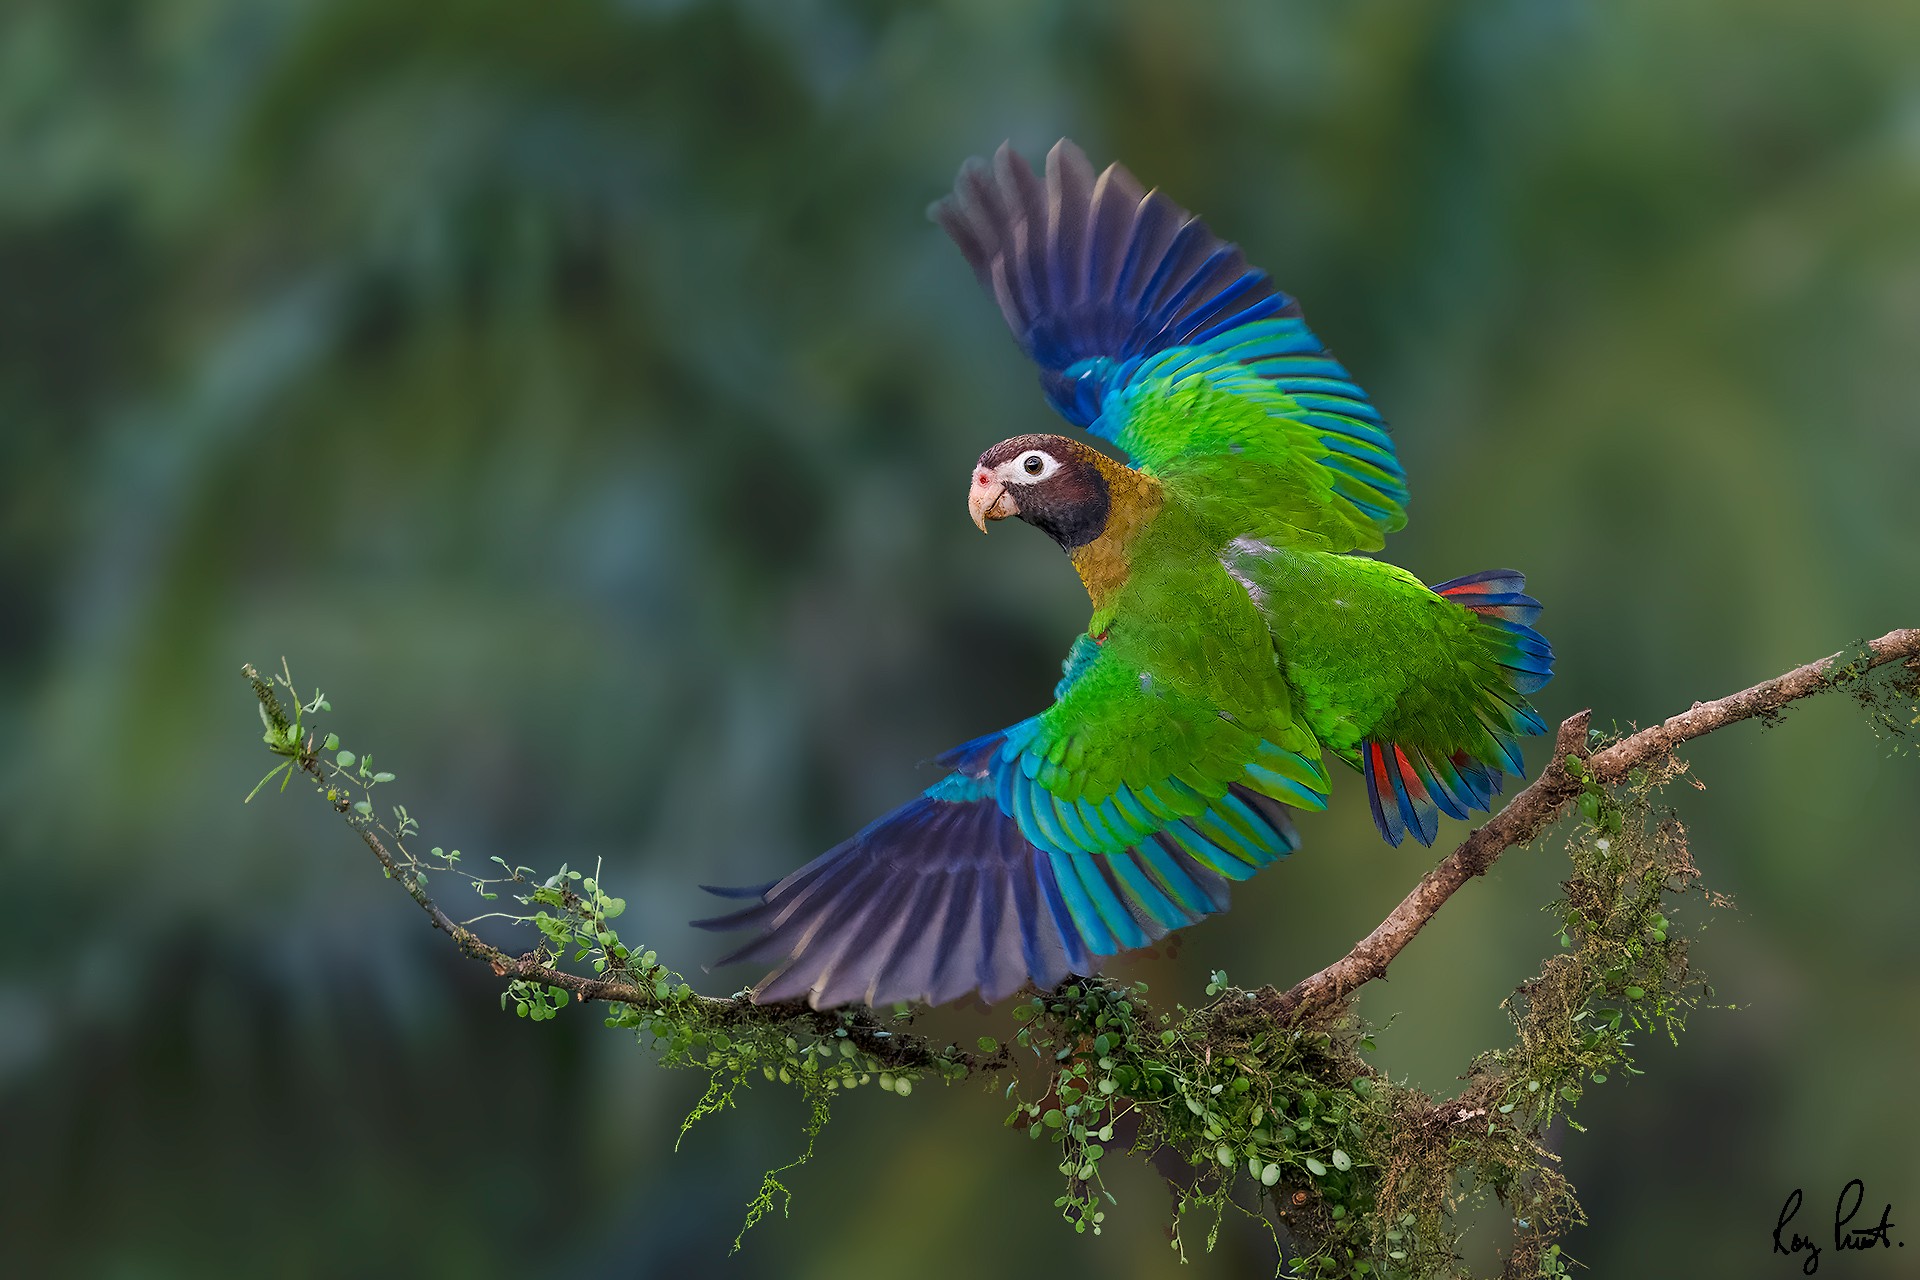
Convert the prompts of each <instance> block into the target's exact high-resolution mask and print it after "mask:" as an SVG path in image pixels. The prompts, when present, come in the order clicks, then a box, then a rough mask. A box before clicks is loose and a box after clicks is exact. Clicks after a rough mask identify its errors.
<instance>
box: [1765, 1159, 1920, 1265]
mask: <svg viewBox="0 0 1920 1280" xmlns="http://www.w3.org/2000/svg"><path fill="white" fill-rule="evenodd" d="M1866 1198H1867V1184H1866V1183H1864V1182H1862V1181H1861V1180H1860V1179H1858V1178H1855V1179H1854V1180H1853V1181H1852V1182H1849V1183H1848V1184H1847V1185H1846V1186H1844V1187H1842V1188H1841V1189H1840V1199H1839V1201H1838V1202H1837V1203H1835V1205H1834V1206H1833V1248H1834V1251H1835V1252H1836V1253H1845V1252H1847V1251H1848V1250H1850V1249H1875V1248H1880V1249H1904V1248H1906V1247H1907V1242H1906V1241H1904V1240H1895V1239H1894V1238H1893V1237H1892V1236H1891V1235H1890V1234H1889V1232H1891V1231H1892V1230H1893V1225H1894V1224H1893V1206H1892V1205H1887V1206H1886V1207H1884V1208H1883V1209H1881V1210H1880V1221H1879V1222H1877V1223H1875V1224H1874V1225H1872V1226H1870V1227H1856V1226H1854V1225H1853V1220H1854V1219H1855V1218H1856V1217H1858V1216H1859V1213H1860V1206H1861V1205H1862V1204H1863V1203H1865V1201H1866ZM1800 1199H1801V1196H1800V1188H1798V1187H1795V1188H1794V1189H1793V1194H1792V1195H1790V1196H1788V1197H1787V1202H1786V1203H1785V1204H1783V1205H1781V1206H1780V1221H1779V1222H1778V1223H1776V1224H1775V1225H1774V1228H1773V1251H1774V1252H1775V1253H1784V1254H1786V1255H1787V1256H1788V1257H1790V1258H1791V1257H1797V1256H1799V1255H1800V1254H1802V1253H1804V1254H1806V1255H1807V1256H1806V1258H1805V1260H1804V1261H1803V1262H1802V1263H1801V1264H1800V1270H1801V1272H1802V1273H1803V1274H1805V1275H1812V1274H1813V1273H1814V1272H1816V1271H1818V1270H1819V1269H1820V1254H1821V1253H1822V1251H1823V1248H1824V1247H1823V1246H1822V1245H1819V1244H1816V1243H1814V1239H1813V1237H1812V1236H1803V1235H1801V1234H1800V1233H1799V1232H1798V1231H1794V1230H1791V1229H1790V1225H1791V1224H1792V1222H1793V1217H1794V1215H1795V1214H1797V1213H1799V1212H1800Z"/></svg>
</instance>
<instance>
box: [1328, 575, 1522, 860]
mask: <svg viewBox="0 0 1920 1280" xmlns="http://www.w3.org/2000/svg"><path fill="white" fill-rule="evenodd" d="M1526 585H1527V580H1526V578H1525V577H1524V576H1523V575H1521V574H1519V573H1516V572H1514V571H1513V570H1512V569H1488V570H1485V571H1483V572H1481V573H1474V574H1469V575H1467V576H1466V577H1464V578H1455V579H1453V581H1451V582H1443V583H1441V584H1439V585H1438V586H1436V587H1434V588H1433V592H1434V594H1435V595H1439V596H1445V597H1446V598H1447V599H1449V600H1452V601H1454V602H1455V603H1456V604H1459V605H1460V606H1462V607H1463V608H1466V609H1469V610H1471V611H1472V612H1474V613H1476V614H1478V615H1479V618H1480V625H1479V626H1478V627H1476V628H1475V629H1474V639H1475V640H1476V641H1477V642H1478V644H1479V645H1480V647H1481V656H1482V657H1483V658H1484V659H1485V661H1484V662H1483V663H1482V664H1480V665H1481V666H1482V667H1484V669H1485V670H1486V673H1487V677H1486V679H1485V681H1484V682H1483V683H1481V684H1480V685H1478V686H1477V687H1476V688H1475V689H1474V693H1475V694H1476V695H1477V697H1476V698H1475V705H1474V714H1475V718H1476V719H1477V720H1478V722H1479V727H1480V729H1481V730H1482V732H1481V734H1480V736H1479V741H1477V742H1467V743H1461V744H1459V747H1458V749H1456V750H1454V751H1451V752H1447V753H1445V754H1442V753H1439V752H1434V751H1431V750H1423V749H1421V748H1418V747H1413V748H1408V747H1403V746H1400V745H1398V744H1396V743H1391V742H1363V743H1361V744H1360V766H1361V771H1362V772H1363V773H1365V774H1366V776H1367V798H1368V799H1369V800H1370V801H1371V802H1372V804H1373V821H1374V825H1375V826H1377V827H1379V828H1380V834H1381V835H1383V836H1385V837H1386V840H1387V843H1388V844H1391V845H1396V846H1397V845H1398V844H1399V843H1400V842H1401V841H1402V840H1404V839H1405V838H1406V837H1407V835H1408V834H1409V833H1411V834H1412V835H1413V838H1414V839H1416V840H1418V841H1419V842H1420V843H1421V844H1425V845H1431V844H1432V843H1433V841H1434V838H1435V837H1436V836H1437V835H1439V833H1440V815H1441V814H1443V813H1444V814H1446V815H1447V816H1448V817H1450V818H1464V817H1466V816H1467V813H1468V811H1469V810H1472V809H1478V810H1481V811H1483V812H1485V811H1487V810H1488V809H1489V808H1490V807H1491V804H1492V800H1493V797H1494V796H1496V795H1498V794H1500V791H1501V789H1502V787H1504V786H1505V783H1506V775H1507V774H1509V773H1511V774H1513V775H1514V776H1515V777H1518V776H1520V775H1521V774H1523V773H1524V772H1525V771H1526V766H1525V765H1524V764H1523V763H1522V762H1521V759H1520V744H1519V739H1520V738H1521V737H1525V736H1530V735H1533V734H1539V733H1545V732H1546V731H1547V726H1546V722H1545V721H1544V720H1542V719H1541V718H1540V716H1539V713H1537V712H1536V711H1534V709H1533V708H1532V707H1531V706H1530V705H1528V703H1527V697H1526V695H1528V694H1530V693H1533V692H1535V691H1536V690H1538V689H1539V688H1541V687H1542V686H1543V685H1545V684H1546V683H1547V681H1549V680H1551V679H1552V678H1553V646H1552V645H1550V644H1548V643H1547V639H1546V637H1545V636H1543V635H1541V634H1540V633H1539V632H1538V631H1535V630H1534V629H1533V623H1534V622H1535V621H1536V620H1537V619H1538V618H1539V617H1540V602H1539V601H1538V600H1535V599H1534V598H1533V597H1532V596H1530V595H1528V594H1526Z"/></svg>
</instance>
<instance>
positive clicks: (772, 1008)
mask: <svg viewBox="0 0 1920 1280" xmlns="http://www.w3.org/2000/svg"><path fill="white" fill-rule="evenodd" d="M241 673H242V674H243V675H245V676H246V678H247V680H248V682H249V683H250V684H251V685H252V686H253V692H254V696H255V697H257V698H259V699H260V705H261V706H262V707H264V708H265V709H266V712H267V718H268V719H269V720H271V721H272V722H273V725H274V727H275V728H276V729H279V730H281V731H282V732H284V731H285V730H286V729H287V727H288V726H289V725H290V724H291V723H292V721H290V720H289V719H288V718H287V714H286V710H285V708H283V707H282V706H281V704H280V699H279V697H278V695H276V694H275V693H274V690H273V686H272V685H271V684H269V683H268V682H267V681H266V680H265V679H263V678H262V677H261V676H260V673H259V672H257V671H255V670H254V668H253V666H252V664H250V663H249V664H248V665H246V666H244V667H242V668H241ZM294 760H295V763H296V764H297V765H298V766H299V768H300V770H301V771H302V772H303V773H305V774H307V775H308V776H309V777H311V778H312V779H313V780H314V781H315V782H316V783H318V784H319V785H320V789H321V791H322V792H323V793H324V792H325V791H327V790H328V785H327V778H326V774H325V773H324V772H323V771H322V769H321V765H320V757H319V753H318V752H317V751H315V750H314V747H313V740H312V737H311V735H309V736H308V739H307V741H306V742H305V743H304V744H302V750H301V752H300V754H299V755H298V756H297V757H294ZM331 803H332V805H333V807H334V809H335V810H336V811H338V812H339V813H340V815H341V816H342V817H344V818H345V819H346V820H347V824H348V825H349V826H351V827H352V828H353V829H354V831H355V833H357V834H358V835H359V837H360V839H361V840H362V841H363V842H364V843H365V844H366V846H367V848H368V849H370V850H371V851H372V852H373V856H374V857H375V858H376V859H377V860H378V861H379V863H380V866H381V868H382V869H383V870H384V871H385V872H386V873H387V876H388V878H389V879H392V880H394V881H396V882H397V883H398V884H399V885H400V887H401V888H403V889H405V890H406V891H407V896H409V897H410V898H412V899H413V900H414V902H415V903H417V904H418V905H419V907H420V909H421V910H422V911H424V912H426V913H427V918H428V919H429V920H431V921H432V922H433V927H434V928H436V929H438V930H440V931H441V932H442V933H444V934H446V935H447V936H448V937H450V938H452V939H453V944H454V946H456V947H458V948H459V949H460V950H461V951H462V952H463V953H464V954H466V955H468V956H471V957H472V958H473V959H475V960H480V961H484V962H485V963H486V964H488V965H490V966H491V967H492V969H493V972H494V975H495V976H496V977H501V978H518V979H521V980H523V981H526V982H540V983H545V984H546V985H548V986H550V987H558V988H560V989H561V990H563V991H566V992H568V993H570V994H571V995H572V996H573V998H574V999H575V1000H576V1001H578V1002H582V1003H584V1002H586V1001H590V1000H600V1001H605V1002H607V1003H609V1004H616V1005H630V1006H632V1007H633V1008H636V1009H642V1010H649V1011H651V1010H658V1009H664V1008H666V1007H667V1006H668V1005H669V1004H670V1003H674V1004H679V1005H685V1004H686V1003H688V1001H686V1000H682V1001H677V1002H672V1001H669V1000H667V999H664V998H662V997H660V996H657V995H655V994H654V993H653V992H652V991H651V990H648V989H644V988H641V987H637V986H634V985H633V984H631V983H625V982H615V981H608V980H605V979H601V978H588V977H583V976H581V975H580V974H576V973H568V972H566V971H565V970H562V969H555V968H553V967H552V966H550V965H544V964H541V963H539V961H537V960H536V959H534V957H533V956H531V955H520V956H516V955H512V954H510V953H508V952H506V951H503V950H501V949H500V948H499V947H496V946H493V945H492V944H491V943H488V942H485V941H483V940H482V939H481V938H480V937H479V936H478V935H476V934H475V933H474V932H473V931H472V930H470V929H468V928H466V927H465V926H463V925H461V924H460V923H458V922H457V921H455V920H454V919H453V918H452V917H451V916H449V915H448V914H447V913H446V912H445V911H444V910H442V909H441V907H440V904H439V903H437V902H435V901H434V900H433V898H432V897H431V896H430V895H429V894H428V893H427V889H426V885H425V883H424V882H423V881H422V880H421V878H420V877H419V876H417V875H415V874H413V873H412V872H411V871H410V870H409V869H408V868H406V867H403V866H402V865H401V864H400V862H399V860H398V859H396V858H395V857H394V856H393V854H392V852H391V851H390V850H388V848H387V846H386V843H385V842H384V841H383V840H381V838H380V834H379V832H378V831H376V830H375V829H374V823H373V821H372V820H371V819H369V818H364V817H362V816H360V815H359V814H356V813H355V812H354V811H353V808H352V804H351V802H350V801H348V800H347V799H346V798H345V797H344V796H341V797H339V798H337V799H334V800H332V801H331ZM690 999H691V1002H692V1003H694V1004H695V1006H696V1007H698V1008H699V1009H700V1010H701V1011H702V1012H703V1013H704V1014H705V1015H706V1017H707V1018H708V1020H709V1021H710V1022H711V1023H712V1024H713V1025H714V1026H716V1027H720V1026H732V1027H744V1026H749V1025H753V1026H773V1025H782V1024H784V1025H789V1026H805V1027H806V1028H808V1029H809V1030H812V1031H814V1032H816V1033H819V1034H822V1035H826V1034H831V1033H833V1032H834V1031H836V1030H839V1029H841V1028H845V1030H846V1032H847V1038H848V1039H849V1040H851V1041H852V1042H853V1044H854V1045H855V1047H857V1048H858V1049H860V1050H861V1051H862V1052H864V1053H866V1054H867V1055H868V1056H870V1057H872V1058H873V1059H874V1061H876V1062H877V1063H879V1064H880V1065H881V1066H883V1067H924V1066H929V1065H931V1064H933V1063H934V1062H935V1061H936V1060H938V1061H940V1062H943V1063H946V1064H949V1065H952V1066H958V1067H963V1068H965V1069H966V1070H967V1071H969V1072H987V1073H990V1072H994V1071H999V1070H1004V1069H1006V1068H1008V1067H1011V1066H1012V1065H1013V1059H1012V1055H1011V1053H1010V1052H1009V1051H1008V1050H1007V1049H1005V1048H1002V1049H1001V1050H1000V1051H999V1052H997V1053H993V1054H983V1053H972V1052H969V1051H966V1050H963V1049H960V1048H958V1047H957V1046H954V1045H947V1044H941V1043H939V1042H937V1041H934V1040H931V1039H929V1038H927V1037H925V1036H917V1035H911V1034H906V1033H903V1032H896V1031H889V1030H887V1029H886V1028H885V1027H882V1026H881V1025H880V1024H879V1023H878V1021H876V1020H875V1019H874V1018H873V1016H872V1015H871V1014H869V1013H867V1012H866V1011H864V1010H858V1011H854V1012H852V1014H851V1016H843V1015H842V1014H841V1013H839V1012H836V1011H830V1010H819V1009H812V1008H809V1007H808V1006H806V1005H804V1004H799V1003H787V1004H756V1003H754V1001H753V999H752V998H751V997H750V996H747V995H744V994H743V995H739V996H733V997H720V996H702V995H695V996H692V997H691V998H690Z"/></svg>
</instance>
